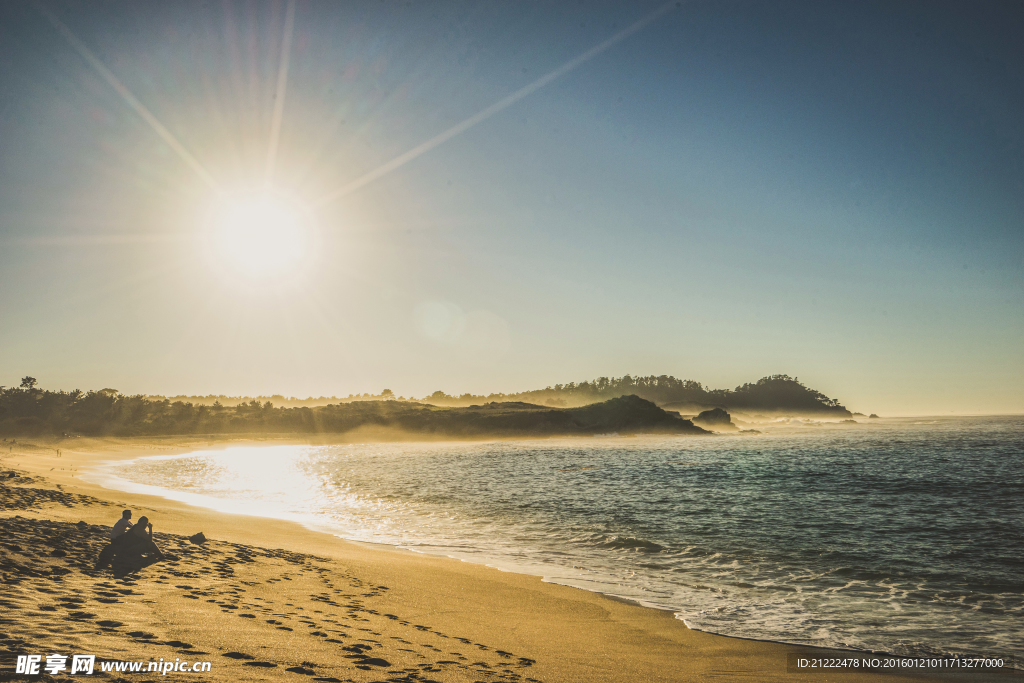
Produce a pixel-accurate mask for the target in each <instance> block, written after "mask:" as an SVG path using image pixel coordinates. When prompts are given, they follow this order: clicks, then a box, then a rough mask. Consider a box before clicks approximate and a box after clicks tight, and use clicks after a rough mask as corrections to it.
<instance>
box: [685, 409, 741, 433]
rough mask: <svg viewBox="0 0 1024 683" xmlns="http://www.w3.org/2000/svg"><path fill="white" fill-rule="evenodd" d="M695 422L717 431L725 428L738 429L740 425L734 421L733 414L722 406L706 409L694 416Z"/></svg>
mask: <svg viewBox="0 0 1024 683" xmlns="http://www.w3.org/2000/svg"><path fill="white" fill-rule="evenodd" d="M693 423H694V424H696V425H699V426H701V427H706V428H708V429H714V430H716V431H720V430H723V429H729V430H733V429H738V427H737V426H736V425H734V424H733V423H732V416H731V415H729V413H727V412H725V411H724V410H722V409H721V408H712V409H711V410H705V411H704V412H703V413H701V414H700V415H698V416H697V417H695V418H693Z"/></svg>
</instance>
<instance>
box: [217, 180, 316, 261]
mask: <svg viewBox="0 0 1024 683" xmlns="http://www.w3.org/2000/svg"><path fill="white" fill-rule="evenodd" d="M313 237H314V234H313V221H312V219H311V217H310V213H309V211H308V210H307V209H306V207H304V206H303V205H302V204H301V203H300V202H298V201H297V200H295V199H294V198H292V197H289V196H287V195H285V194H283V193H279V192H274V191H271V190H260V191H255V192H245V193H240V194H236V195H233V196H230V197H222V198H220V200H219V201H218V202H217V203H216V206H215V207H214V210H213V211H212V212H211V217H210V222H209V229H208V240H209V247H210V251H211V253H212V255H213V256H214V258H215V261H216V263H217V265H218V266H219V267H224V268H226V269H228V270H230V271H231V272H232V273H233V274H236V275H240V276H243V277H245V278H248V279H253V280H276V279H280V278H282V277H287V276H291V275H294V274H296V273H297V272H298V271H300V270H301V269H302V268H303V266H304V265H306V264H307V263H308V261H309V258H310V256H311V252H312V247H313V245H312V241H313Z"/></svg>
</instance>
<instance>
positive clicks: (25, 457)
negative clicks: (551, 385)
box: [0, 438, 1022, 683]
mask: <svg viewBox="0 0 1024 683" xmlns="http://www.w3.org/2000/svg"><path fill="white" fill-rule="evenodd" d="M259 441H261V442H265V443H295V442H296V441H295V440H290V441H282V440H259ZM254 442H256V440H249V441H243V440H241V439H236V438H230V439H228V438H225V439H213V440H209V439H187V438H168V439H148V440H129V439H119V440H114V439H110V440H88V439H64V440H53V441H44V440H39V439H25V440H21V439H19V440H18V443H17V444H11V443H10V441H8V442H4V443H0V446H2V447H3V451H2V452H0V581H2V583H3V590H2V593H0V607H3V612H2V616H0V681H2V680H47V676H46V675H45V674H43V675H41V676H31V677H28V676H22V675H15V674H14V670H15V664H14V662H15V658H16V656H17V655H22V654H41V655H43V657H44V659H43V662H44V664H45V655H47V654H51V653H60V654H66V655H71V654H95V655H96V656H97V660H134V661H143V662H149V661H154V660H160V659H161V658H163V660H164V661H175V660H176V659H177V660H184V661H188V662H189V663H192V662H196V661H199V662H202V661H209V662H211V668H210V671H209V672H207V673H191V672H188V673H184V672H170V673H168V674H167V675H166V676H161V675H160V674H154V673H148V674H147V673H135V674H111V675H109V677H108V678H107V680H117V679H118V678H119V677H123V678H124V679H125V680H131V681H144V680H171V679H173V678H178V679H182V678H184V679H187V680H191V681H201V680H204V681H214V680H216V681H264V680H275V681H276V680H293V681H346V682H353V683H355V682H369V681H394V682H398V681H421V682H428V681H467V682H472V681H485V682H491V681H527V682H534V681H545V682H547V683H556V682H563V681H566V682H575V681H579V682H581V683H583V682H604V681H607V682H609V683H610V682H622V681H645V682H646V681H704V680H721V681H733V680H744V681H780V680H799V681H807V682H808V683H811V682H812V681H887V680H892V681H896V680H908V679H909V677H906V676H888V675H882V674H875V673H851V672H839V673H831V672H829V673H789V672H787V656H788V655H790V654H791V653H803V654H804V655H806V656H817V657H820V656H822V654H824V651H821V650H815V649H813V648H802V647H798V646H791V645H783V644H778V643H765V642H758V641H749V640H742V639H736V638H727V637H722V636H715V635H709V634H705V633H701V632H697V631H691V630H689V629H688V628H687V627H686V626H685V624H683V622H681V621H679V620H678V619H675V618H674V617H673V616H672V614H671V613H668V612H661V611H658V610H653V609H647V608H643V607H638V606H636V605H632V604H629V603H626V602H622V601H618V600H612V599H609V598H606V597H604V596H601V595H598V594H596V593H590V592H587V591H583V590H578V589H574V588H567V587H564V586H556V585H552V584H546V583H543V582H542V581H541V580H540V579H539V578H537V577H533V576H525V575H520V574H512V573H507V572H500V571H498V570H495V569H491V568H488V567H484V566H480V565H472V564H468V563H463V562H459V561H456V560H451V559H448V558H437V557H428V556H422V555H419V554H414V553H409V552H404V551H400V550H396V549H387V548H378V547H370V546H367V545H365V544H357V543H351V542H346V541H343V540H341V539H338V538H335V537H333V536H331V535H328V534H323V533H319V532H315V531H311V530H308V529H306V528H304V527H302V526H300V525H297V524H294V523H291V522H284V521H279V520H273V519H264V518H257V517H251V516H242V515H230V514H223V513H219V512H213V511H210V510H205V509H200V508H194V507H190V506H188V505H185V504H183V503H179V502H176V501H170V500H165V499H163V498H158V497H154V496H147V495H141V494H133V493H125V492H120V491H113V490H109V489H105V488H103V487H101V486H99V485H97V484H92V483H89V482H87V481H84V480H83V479H82V476H81V475H82V473H83V472H84V471H86V470H87V469H88V468H89V466H90V465H92V464H95V463H96V462H98V461H109V460H120V459H130V458H136V457H139V456H142V455H147V454H150V455H169V454H173V453H179V452H187V451H190V450H195V449H200V448H210V447H214V448H216V447H222V446H226V445H238V444H241V443H250V444H251V443H254ZM58 450H59V453H60V455H58ZM125 508H130V509H132V510H134V513H135V517H134V519H136V520H137V519H138V518H139V517H140V516H142V515H147V516H148V517H149V518H150V520H151V521H152V522H153V524H154V531H155V534H154V539H155V541H156V542H157V544H158V545H159V546H160V548H161V550H162V551H163V552H164V553H166V554H168V555H169V557H168V558H167V559H166V560H164V561H162V562H157V563H155V564H152V565H150V566H147V567H144V568H142V569H139V570H138V571H136V572H133V573H130V574H128V575H126V576H124V577H122V578H117V577H115V576H114V573H113V572H112V571H111V570H110V569H104V570H97V569H95V568H94V565H95V559H96V556H97V554H98V553H99V550H100V549H101V548H102V547H103V546H104V545H105V544H106V541H107V539H108V534H109V529H110V526H111V525H112V524H113V523H114V522H115V521H116V520H117V519H118V518H119V516H120V511H121V510H122V509H125ZM197 532H203V533H204V535H205V537H206V538H207V539H209V540H207V541H206V542H205V543H202V544H194V543H192V542H190V541H189V540H188V537H190V536H192V535H193V534H195V533H197ZM68 666H69V668H70V659H69V665H68ZM65 673H66V672H65ZM95 675H96V676H97V677H101V675H100V674H99V673H98V668H97V674H95ZM63 677H64V675H63V674H62V675H59V676H57V678H63ZM989 678H990V679H991V678H996V679H999V680H1006V679H1007V677H1005V676H989ZM1013 679H1017V680H1022V679H1020V678H1017V677H1013V678H1011V679H1010V680H1013ZM912 680H916V681H922V680H951V678H949V677H942V678H925V677H921V676H915V677H913V678H912ZM953 680H967V679H965V678H964V677H962V676H961V677H959V678H956V677H954V678H953ZM970 680H983V679H982V678H971V679H970Z"/></svg>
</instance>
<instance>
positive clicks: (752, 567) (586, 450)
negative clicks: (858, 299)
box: [99, 417, 1024, 658]
mask: <svg viewBox="0 0 1024 683" xmlns="http://www.w3.org/2000/svg"><path fill="white" fill-rule="evenodd" d="M759 429H762V431H763V433H761V434H734V435H718V436H707V437H703V436H701V437H694V436H643V437H627V436H617V435H609V436H605V437H594V438H586V439H579V438H573V439H543V440H531V441H492V442H485V443H479V442H476V443H468V442H448V443H389V444H353V445H334V446H280V445H273V446H245V447H231V448H227V449H224V450H211V451H202V452H194V453H190V454H186V455H180V456H173V457H162V456H161V457H148V458H141V459H138V460H134V461H130V462H128V463H125V462H121V463H118V464H117V465H116V467H115V466H113V465H108V466H106V467H105V468H104V469H103V470H102V471H101V472H100V473H99V474H100V476H101V477H102V481H103V482H104V483H105V485H107V486H111V487H113V488H119V489H130V490H137V491H145V492H149V493H157V494H159V495H162V496H165V497H168V498H173V499H178V500H182V501H185V502H188V503H191V504H195V505H202V506H206V507H210V508H214V509H218V510H223V511H229V512H241V513H247V514H253V515H261V516H270V517H280V518H286V519H293V520H296V521H299V522H302V523H304V524H306V525H308V526H309V527H312V528H314V529H319V530H323V531H328V532H331V533H333V534H336V535H338V536H340V537H343V538H346V539H352V540H357V541H363V542H370V543H380V544H389V545H393V546H400V547H402V548H407V549H410V550H413V551H417V552H424V553H430V554H435V555H447V556H451V557H454V558H459V559H462V560H466V561H470V562H477V563H481V564H487V565H491V566H495V567H498V568H500V569H504V570H509V571H517V572H522V573H528V574H535V575H538V576H543V577H545V580H547V581H550V582H554V583H559V584H565V585H569V586H576V587H579V588H584V589H587V590H593V591H599V592H601V593H606V594H610V595H614V596H619V597H623V598H627V599H631V600H635V601H638V602H640V603H641V604H644V605H647V606H650V607H656V608H660V609H667V610H672V611H673V612H675V613H676V615H677V616H678V617H679V618H680V619H683V620H684V621H685V622H686V624H687V625H689V626H690V627H691V628H694V629H699V630H702V631H708V632H711V633H720V634H725V635H731V636H741V637H745V638H755V639H761V640H772V641H780V642H786V643H798V644H805V645H816V646H826V647H839V648H854V649H859V650H869V651H874V652H886V653H892V654H899V655H907V656H911V655H929V656H934V655H938V654H944V655H957V654H958V655H977V656H986V657H999V656H1002V657H1006V656H1016V657H1018V658H1019V657H1021V656H1024V629H1022V628H1021V625H1022V624H1024V418H1022V417H957V418H913V419H911V418H906V419H882V420H870V421H867V420H864V421H862V423H861V424H836V423H827V422H816V421H813V420H781V421H778V422H775V423H771V424H768V425H765V426H764V427H763V428H762V427H759ZM156 521H157V523H158V520H156Z"/></svg>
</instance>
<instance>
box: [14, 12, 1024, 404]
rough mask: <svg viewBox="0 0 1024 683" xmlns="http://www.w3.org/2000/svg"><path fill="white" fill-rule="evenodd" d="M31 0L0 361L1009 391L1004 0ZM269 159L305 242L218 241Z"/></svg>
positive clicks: (449, 377) (1017, 65) (1011, 21)
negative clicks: (255, 248)
mask: <svg viewBox="0 0 1024 683" xmlns="http://www.w3.org/2000/svg"><path fill="white" fill-rule="evenodd" d="M40 7H41V8H42V9H39V8H36V7H33V6H32V5H30V4H28V3H4V4H3V5H0V370H2V373H0V384H6V385H11V384H17V382H18V381H19V379H20V377H22V376H23V375H26V374H30V375H33V376H35V377H37V378H38V379H39V380H40V385H41V386H43V387H45V388H52V389H57V388H61V389H72V388H81V389H98V388H103V387H113V388H117V389H119V390H121V391H123V392H129V393H163V394H175V393H200V394H205V393H227V394H245V393H250V394H251V393H262V394H271V393H283V394H286V395H298V396H306V395H322V394H323V395H347V394H349V393H353V392H355V393H361V392H374V393H376V392H379V391H380V390H381V389H383V388H385V387H388V388H391V389H392V390H394V391H395V392H396V393H397V394H403V395H410V394H412V395H417V396H422V395H424V394H426V393H429V392H431V391H434V390H435V389H443V390H445V391H447V392H449V393H462V392H466V391H470V392H474V393H480V392H483V393H487V392H490V391H506V392H507V391H518V390H525V389H531V388H538V387H543V386H545V385H548V384H554V383H558V382H568V381H581V380H584V379H592V378H594V377H598V376H602V375H604V376H618V375H622V374H626V373H630V374H633V375H646V374H671V375H675V376H677V377H681V378H690V379H695V380H698V381H701V382H703V383H705V384H706V385H709V386H711V387H715V388H726V387H733V386H736V385H737V384H740V383H742V382H746V381H754V380H756V379H757V378H759V377H762V376H764V375H768V374H773V373H787V374H790V375H794V376H797V377H799V378H800V379H801V380H802V381H804V382H805V383H806V384H808V385H810V386H812V387H814V388H816V389H819V390H821V391H823V392H824V393H826V394H827V395H829V396H834V397H836V398H839V399H840V400H841V401H842V402H843V403H844V404H846V405H847V406H848V407H849V408H851V409H852V410H861V411H865V412H869V411H870V412H878V413H881V414H911V413H917V414H924V413H935V414H939V413H947V414H948V413H950V412H973V413H977V412H1024V51H1021V49H1020V42H1019V41H1020V35H1022V34H1024V12H1022V10H1021V7H1020V5H1016V6H1013V3H1006V2H996V3H991V4H985V3H979V2H963V3H958V4H944V3H939V2H931V1H929V2H920V3H911V2H904V3H891V2H879V3H868V2H861V1H859V0H858V1H856V2H847V3H838V2H820V1H818V0H814V1H811V2H762V1H757V2H728V1H722V0H716V1H715V2H683V3H681V4H679V6H678V7H677V6H676V3H670V5H668V6H662V5H661V4H660V3H642V2H630V3H625V2H623V3H610V4H600V3H594V2H584V3H540V2H504V3H503V2H495V1H490V0H489V1H486V2H485V1H479V2H465V3H457V2H415V3H413V2H346V3H337V2H306V1H303V0H299V2H297V3H296V4H295V5H294V14H293V16H292V17H291V22H289V10H288V7H289V6H288V4H286V3H269V4H266V3H258V2H228V3H220V2H171V3H136V2H106V3H102V4H100V3H90V2H74V3H68V2H46V3H43V4H41V5H40ZM659 8H662V9H664V10H665V11H663V12H661V13H660V14H659V13H658V10H659ZM48 13H49V15H50V16H48ZM644 19H647V20H648V21H647V23H646V24H645V25H643V26H642V27H640V28H638V29H637V30H636V31H634V32H633V33H631V34H630V35H626V36H621V35H620V37H621V40H619V41H617V42H614V44H611V45H606V46H605V49H603V50H599V51H598V52H597V54H591V55H589V56H588V57H589V58H587V59H584V60H582V61H577V62H575V63H574V62H572V60H574V59H576V58H577V57H580V56H581V55H586V53H587V51H588V50H591V49H592V48H594V47H595V46H599V45H601V44H602V43H604V41H606V40H608V39H609V38H612V37H614V36H616V35H617V34H620V32H622V31H623V29H626V28H627V27H629V26H631V25H632V24H634V22H637V21H641V20H644ZM289 28H290V29H291V31H290V32H289V31H288V30H287V29H289ZM284 45H287V47H288V50H287V52H286V54H285V57H286V59H282V47H283V46H284ZM563 66H565V67H567V68H566V69H563V71H562V72H561V73H559V74H556V75H557V77H556V78H553V79H548V80H539V79H543V77H544V76H545V75H546V74H549V73H551V72H553V71H555V70H557V69H559V68H560V67H563ZM282 67H287V68H286V70H283V68H282ZM531 84H534V86H537V87H535V88H534V89H529V88H528V89H527V91H526V92H525V94H524V93H520V94H521V95H523V96H522V97H521V98H519V99H518V100H516V101H514V102H512V103H510V104H508V103H507V102H506V103H505V104H508V106H505V107H504V108H502V107H497V108H495V110H491V111H489V112H488V111H487V110H488V108H489V107H492V105H495V104H497V103H500V102H502V100H503V98H507V97H508V96H510V95H512V94H514V93H516V92H517V91H519V90H520V89H522V88H526V87H527V86H530V85H531ZM115 86H116V87H115ZM481 112H487V113H491V114H492V115H490V116H487V117H485V118H483V119H482V120H479V122H478V123H476V125H473V126H470V127H468V128H466V129H465V130H461V131H455V132H456V133H457V134H455V135H452V136H451V137H449V138H448V139H444V140H442V141H440V144H437V145H436V146H433V147H431V148H430V149H427V150H426V151H425V152H424V153H422V154H420V155H418V156H415V157H414V158H411V160H408V161H407V163H404V164H392V166H394V168H391V167H388V166H385V165H386V164H388V163H389V162H391V161H392V160H394V159H396V158H399V157H401V156H402V155H403V154H405V153H406V152H409V151H410V150H413V149H415V148H417V146H419V145H421V144H423V143H426V142H428V141H430V140H432V139H433V138H435V137H436V136H438V135H440V134H442V133H444V132H445V131H448V130H450V129H451V128H452V127H453V126H456V125H457V124H459V123H460V122H464V121H466V120H467V119H471V117H473V116H474V115H476V114H479V113H481ZM472 122H473V121H470V123H472ZM275 131H277V132H276V134H275ZM275 139H276V140H277V143H276V147H275V146H274V145H273V141H274V140H275ZM428 147H429V145H428ZM272 149H273V150H276V151H272ZM271 159H273V164H271V163H270V160H271ZM382 167H383V168H382ZM270 168H272V169H273V170H272V172H270V171H268V169H270ZM375 170H381V171H386V172H382V173H379V174H378V175H379V177H374V178H373V179H372V182H367V183H365V184H361V185H360V186H358V187H354V188H353V187H352V186H351V184H352V183H353V182H354V181H357V180H359V179H360V178H363V179H364V180H365V179H366V174H368V173H371V172H373V171H375ZM268 178H270V182H271V185H270V186H269V187H271V188H272V189H271V190H270V196H273V197H282V196H286V197H287V205H288V206H289V207H291V208H290V210H294V211H296V212H298V213H296V214H295V215H296V216H298V218H295V220H299V221H304V222H303V225H304V226H306V227H304V228H302V229H303V230H305V231H306V232H303V233H302V234H303V235H304V236H305V239H306V242H305V243H303V244H304V246H302V244H299V245H298V246H296V245H295V244H281V245H280V248H277V247H275V248H273V249H271V250H269V252H267V251H266V250H264V252H260V254H259V255H258V256H259V258H255V259H254V260H252V259H250V260H251V263H250V262H249V261H246V260H245V259H248V258H249V257H248V256H245V254H248V253H249V252H247V251H246V246H245V244H242V243H241V242H239V243H238V245H237V250H235V248H234V246H233V245H234V242H232V241H231V240H232V239H235V238H234V237H230V236H229V237H228V238H225V239H227V242H224V243H223V244H221V243H220V242H217V243H216V244H220V246H219V247H217V248H214V246H211V245H214V243H215V240H214V238H213V237H211V235H213V234H217V235H219V234H221V233H217V232H216V231H217V230H220V229H221V228H219V227H217V226H218V225H219V224H218V223H217V221H219V220H222V219H221V218H217V217H218V216H222V215H223V210H222V209H221V208H219V207H222V206H226V204H225V202H226V201H227V200H226V199H225V197H230V198H231V200H230V201H231V202H235V203H234V204H231V206H236V205H241V204H239V202H241V203H242V204H244V203H245V202H247V201H249V199H250V198H255V197H257V196H258V194H259V192H262V191H264V190H263V188H266V187H268V186H267V180H268ZM357 184H358V183H357ZM345 188H348V189H347V190H346V189H345ZM338 190H342V191H341V192H336V191H338ZM260 196H261V195H260ZM252 202H257V200H256V199H252ZM250 204H251V205H247V206H250V208H249V209H242V210H243V211H245V210H248V211H250V213H252V212H255V213H257V214H260V215H263V208H262V206H263V205H262V204H258V203H250ZM253 206H255V207H256V208H252V207H253ZM245 215H250V214H245ZM267 220H269V219H267ZM289 234H291V233H289ZM218 239H219V238H218ZM243 239H244V238H243ZM273 244H277V243H273ZM293 247H294V249H298V250H299V252H301V253H300V254H299V257H297V260H293V261H291V262H289V264H290V265H289V266H288V268H284V269H283V270H282V269H278V270H274V268H275V267H276V266H275V263H274V259H275V258H279V257H281V254H284V253H285V252H288V253H291V252H289V251H288V250H289V249H292V248H293ZM299 252H296V253H299ZM238 254H242V256H241V257H239V258H241V259H242V265H243V266H251V267H247V268H242V269H241V270H239V266H238V262H237V259H236V257H238ZM281 258H283V257H281ZM232 259H236V260H235V261H232ZM261 259H262V260H261ZM264 266H267V268H266V270H265V271H263V270H261V269H262V268H264ZM282 268H283V267H282ZM243 271H244V272H243Z"/></svg>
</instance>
